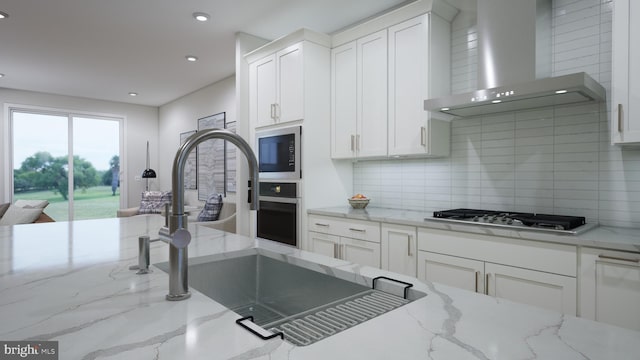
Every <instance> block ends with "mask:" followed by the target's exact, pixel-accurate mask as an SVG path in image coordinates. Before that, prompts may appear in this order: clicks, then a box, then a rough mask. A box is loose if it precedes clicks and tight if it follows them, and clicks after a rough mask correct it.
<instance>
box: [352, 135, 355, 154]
mask: <svg viewBox="0 0 640 360" xmlns="http://www.w3.org/2000/svg"><path fill="white" fill-rule="evenodd" d="M355 141H356V136H355V135H351V151H355V150H356V146H355Z"/></svg>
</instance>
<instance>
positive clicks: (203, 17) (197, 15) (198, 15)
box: [193, 12, 211, 22]
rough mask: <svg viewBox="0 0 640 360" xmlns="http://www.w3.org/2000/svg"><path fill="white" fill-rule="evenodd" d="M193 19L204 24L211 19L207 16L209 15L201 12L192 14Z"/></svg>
mask: <svg viewBox="0 0 640 360" xmlns="http://www.w3.org/2000/svg"><path fill="white" fill-rule="evenodd" d="M193 18H194V19H196V20H198V21H202V22H205V21H207V20H209V19H210V18H211V16H209V14H206V13H203V12H194V13H193Z"/></svg>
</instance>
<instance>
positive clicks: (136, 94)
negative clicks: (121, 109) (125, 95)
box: [129, 92, 138, 96]
mask: <svg viewBox="0 0 640 360" xmlns="http://www.w3.org/2000/svg"><path fill="white" fill-rule="evenodd" d="M129 96H138V93H137V92H130V93H129Z"/></svg>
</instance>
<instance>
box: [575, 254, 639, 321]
mask: <svg viewBox="0 0 640 360" xmlns="http://www.w3.org/2000/svg"><path fill="white" fill-rule="evenodd" d="M579 300H580V301H579V302H580V316H582V317H585V318H587V319H592V320H596V321H601V322H605V323H609V324H613V325H618V326H622V327H626V328H629V329H633V330H640V254H638V253H627V252H622V251H612V250H602V249H594V248H581V249H580V296H579Z"/></svg>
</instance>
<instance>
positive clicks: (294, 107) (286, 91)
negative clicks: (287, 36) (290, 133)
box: [276, 43, 304, 122]
mask: <svg viewBox="0 0 640 360" xmlns="http://www.w3.org/2000/svg"><path fill="white" fill-rule="evenodd" d="M302 52H303V48H302V43H298V44H295V45H292V46H289V47H288V48H286V49H284V50H282V51H278V53H276V61H277V66H278V71H277V73H278V88H279V92H278V99H277V105H276V121H277V122H288V121H295V120H302V119H303V118H304V81H303V78H304V72H303V53H302Z"/></svg>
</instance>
